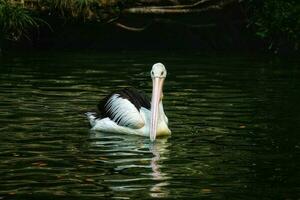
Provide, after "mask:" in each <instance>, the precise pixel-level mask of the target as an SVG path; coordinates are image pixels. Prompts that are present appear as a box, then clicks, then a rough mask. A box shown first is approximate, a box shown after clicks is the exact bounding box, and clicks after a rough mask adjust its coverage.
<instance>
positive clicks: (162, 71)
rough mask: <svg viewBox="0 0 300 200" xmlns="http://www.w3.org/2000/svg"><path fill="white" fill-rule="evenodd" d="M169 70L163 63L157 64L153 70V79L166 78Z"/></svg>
mask: <svg viewBox="0 0 300 200" xmlns="http://www.w3.org/2000/svg"><path fill="white" fill-rule="evenodd" d="M166 76H167V70H166V68H165V66H164V65H163V64H162V63H156V64H154V65H153V67H152V70H151V78H152V79H154V78H166Z"/></svg>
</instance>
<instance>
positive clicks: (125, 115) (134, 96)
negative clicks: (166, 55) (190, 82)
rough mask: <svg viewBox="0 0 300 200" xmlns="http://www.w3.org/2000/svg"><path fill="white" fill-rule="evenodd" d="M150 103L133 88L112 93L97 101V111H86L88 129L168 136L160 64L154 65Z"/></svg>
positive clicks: (163, 67)
mask: <svg viewBox="0 0 300 200" xmlns="http://www.w3.org/2000/svg"><path fill="white" fill-rule="evenodd" d="M150 75H151V78H152V99H151V102H150V101H149V100H148V98H147V97H146V96H145V95H144V94H143V93H140V92H139V91H137V90H136V89H134V88H125V89H123V90H120V91H116V92H113V93H112V94H110V95H109V96H107V97H105V98H104V99H103V100H102V101H100V103H99V104H98V109H97V111H96V112H87V113H86V115H87V118H88V120H89V122H90V125H91V127H92V128H91V129H92V130H96V131H103V132H110V133H125V134H134V135H141V136H145V137H150V140H151V141H154V140H155V139H156V136H163V135H170V134H171V131H170V129H169V127H168V118H167V116H166V115H165V112H164V108H163V103H162V99H163V84H164V80H165V78H166V76H167V70H166V68H165V66H164V65H163V64H162V63H156V64H154V65H153V67H152V70H151V72H150Z"/></svg>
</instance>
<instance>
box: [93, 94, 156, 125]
mask: <svg viewBox="0 0 300 200" xmlns="http://www.w3.org/2000/svg"><path fill="white" fill-rule="evenodd" d="M141 107H144V108H146V109H150V101H149V100H148V99H147V97H146V96H145V95H143V94H141V93H139V92H138V91H137V90H135V89H123V90H121V91H118V92H114V93H112V94H111V95H110V96H108V97H106V98H105V99H103V100H102V102H101V103H100V104H99V105H98V109H99V110H100V112H101V116H102V118H104V117H109V118H110V119H111V120H112V121H114V122H115V123H117V124H118V125H120V126H126V127H130V128H134V129H137V128H142V127H143V126H144V125H145V121H144V119H143V118H142V116H141V114H140V108H141Z"/></svg>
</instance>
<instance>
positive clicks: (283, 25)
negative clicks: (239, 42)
mask: <svg viewBox="0 0 300 200" xmlns="http://www.w3.org/2000/svg"><path fill="white" fill-rule="evenodd" d="M247 5H248V15H249V22H248V26H249V27H251V28H252V29H253V30H254V33H255V34H256V35H257V36H258V37H259V38H261V39H263V40H264V41H265V42H266V45H267V46H268V48H269V49H270V50H272V51H274V52H275V53H276V52H277V51H278V50H281V49H282V48H289V49H294V50H298V49H299V41H300V34H299V33H300V6H299V1H296V0H264V1H261V0H251V1H249V2H248V3H247Z"/></svg>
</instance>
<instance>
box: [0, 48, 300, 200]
mask: <svg viewBox="0 0 300 200" xmlns="http://www.w3.org/2000/svg"><path fill="white" fill-rule="evenodd" d="M157 61H160V62H163V63H164V64H165V65H166V67H167V69H168V77H167V79H166V81H165V88H164V107H165V111H166V114H167V116H168V118H169V121H170V124H169V126H170V129H171V130H172V136H170V137H168V138H162V139H158V140H157V141H156V142H155V143H151V142H150V141H149V139H148V138H143V137H139V136H130V135H119V134H108V133H101V132H92V131H90V130H89V126H88V123H87V120H86V119H85V116H84V115H83V113H84V112H85V111H88V110H90V109H93V108H95V105H96V104H97V102H98V101H99V100H100V99H101V98H103V97H104V96H105V95H107V94H109V93H110V92H111V91H113V90H117V89H121V88H124V87H128V86H134V87H136V88H138V89H140V90H144V91H145V92H146V93H148V94H150V93H151V80H150V78H149V71H150V69H151V65H152V64H153V63H154V62H157ZM0 70H1V73H0V99H1V101H0V143H1V145H0V177H1V181H0V199H102V198H103V199H149V198H158V199H160V198H165V199H172V198H179V199H183V198H186V199H199V198H201V197H202V198H211V199H299V198H300V196H299V191H300V186H299V182H300V179H299V178H300V175H299V153H300V141H299V131H300V105H299V102H300V95H299V91H300V70H299V62H298V61H297V60H285V61H282V60H276V59H273V58H262V57H253V56H237V55H231V56H225V55H201V54H199V55H198V54H193V55H191V54H184V53H182V52H178V53H167V52H159V53H158V52H144V53H143V52H138V53H137V52H130V53H128V52H123V53H105V54H104V53H89V54H88V53H66V52H64V53H61V52H60V53H46V52H44V53H32V54H30V55H17V56H7V57H3V58H2V60H1V61H0Z"/></svg>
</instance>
